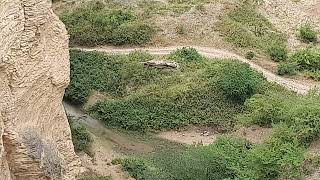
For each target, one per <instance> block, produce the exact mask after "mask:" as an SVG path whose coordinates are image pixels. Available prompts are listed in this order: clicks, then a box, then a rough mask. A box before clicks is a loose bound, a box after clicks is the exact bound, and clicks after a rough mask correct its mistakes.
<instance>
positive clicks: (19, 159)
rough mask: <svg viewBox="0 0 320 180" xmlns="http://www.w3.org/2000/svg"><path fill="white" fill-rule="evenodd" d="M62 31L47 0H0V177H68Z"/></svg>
mask: <svg viewBox="0 0 320 180" xmlns="http://www.w3.org/2000/svg"><path fill="white" fill-rule="evenodd" d="M68 83H69V52H68V36H67V32H66V29H65V27H64V25H63V24H62V23H61V22H60V21H59V19H58V17H57V16H56V15H54V13H53V11H52V10H51V2H50V0H0V180H29V179H30V180H36V179H54V180H59V179H74V176H75V174H77V173H78V171H79V168H78V167H79V161H78V159H77V157H76V155H75V153H74V151H73V145H72V141H71V133H70V129H69V125H68V121H67V118H66V115H65V112H64V108H63V105H62V98H63V94H64V90H65V88H66V86H67V85H68Z"/></svg>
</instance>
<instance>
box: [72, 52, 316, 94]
mask: <svg viewBox="0 0 320 180" xmlns="http://www.w3.org/2000/svg"><path fill="white" fill-rule="evenodd" d="M182 47H192V48H195V49H196V50H197V51H198V52H199V53H200V54H201V55H203V56H205V57H208V58H219V59H237V60H239V61H241V62H244V63H247V64H249V65H250V66H251V67H252V68H253V69H255V70H257V71H258V72H261V73H262V74H263V75H264V77H265V78H266V79H267V80H268V81H270V82H276V83H278V84H280V85H282V86H284V87H286V88H287V89H289V90H292V91H295V92H297V93H299V94H307V93H308V91H309V90H311V89H313V88H315V87H318V86H317V84H316V83H310V82H303V81H300V80H293V79H289V78H284V77H281V76H278V75H275V74H273V73H272V72H270V71H268V70H266V69H264V68H263V67H261V66H259V65H257V64H254V63H253V62H251V61H249V60H247V59H245V58H243V57H241V56H239V55H237V54H235V53H232V52H229V51H225V50H221V49H214V48H208V47H199V46H172V47H158V48H115V47H103V48H97V47H95V48H82V47H77V48H74V49H79V50H82V51H97V52H104V53H108V54H129V53H130V52H133V51H145V52H147V53H149V54H152V55H167V54H170V53H171V52H173V51H175V50H177V49H179V48H182Z"/></svg>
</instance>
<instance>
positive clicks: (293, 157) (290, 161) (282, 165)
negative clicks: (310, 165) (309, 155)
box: [250, 141, 304, 179]
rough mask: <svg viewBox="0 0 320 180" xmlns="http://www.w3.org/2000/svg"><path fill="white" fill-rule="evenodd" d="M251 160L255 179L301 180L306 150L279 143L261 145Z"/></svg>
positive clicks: (254, 150)
mask: <svg viewBox="0 0 320 180" xmlns="http://www.w3.org/2000/svg"><path fill="white" fill-rule="evenodd" d="M250 156H251V157H250V158H251V160H252V163H253V165H254V166H252V168H254V170H255V171H256V176H255V179H301V178H302V177H303V176H302V175H303V174H302V167H303V163H304V149H303V148H302V147H300V146H299V145H298V144H293V143H290V142H282V141H281V142H280V141H279V142H278V143H276V144H265V145H259V146H257V147H256V148H254V149H253V150H252V152H251V154H250Z"/></svg>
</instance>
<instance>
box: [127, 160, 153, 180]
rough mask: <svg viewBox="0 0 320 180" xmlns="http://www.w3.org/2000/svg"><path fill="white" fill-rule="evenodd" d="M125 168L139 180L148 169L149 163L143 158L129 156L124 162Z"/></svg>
mask: <svg viewBox="0 0 320 180" xmlns="http://www.w3.org/2000/svg"><path fill="white" fill-rule="evenodd" d="M122 167H123V169H124V170H126V171H128V172H129V174H130V176H131V177H134V178H135V179H137V180H139V179H141V178H140V177H142V176H143V173H144V171H146V170H147V165H146V163H145V162H144V161H143V160H142V159H138V158H129V159H125V160H124V161H123V162H122Z"/></svg>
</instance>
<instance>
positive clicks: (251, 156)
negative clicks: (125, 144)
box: [129, 136, 304, 180]
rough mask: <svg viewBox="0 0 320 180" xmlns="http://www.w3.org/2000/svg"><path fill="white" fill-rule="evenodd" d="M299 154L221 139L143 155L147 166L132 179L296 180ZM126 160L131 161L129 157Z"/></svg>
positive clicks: (290, 148)
mask: <svg viewBox="0 0 320 180" xmlns="http://www.w3.org/2000/svg"><path fill="white" fill-rule="evenodd" d="M303 153H304V150H303V148H301V147H299V146H296V145H294V144H293V143H290V142H284V143H278V144H277V143H275V142H270V143H268V144H265V145H257V146H254V145H251V144H250V143H248V142H246V141H244V140H240V139H237V138H231V137H224V136H222V137H220V138H218V139H217V140H216V142H215V143H214V144H212V145H209V146H204V147H196V148H189V149H187V150H186V151H180V152H160V153H156V154H151V155H148V156H145V157H144V158H145V161H147V162H148V163H147V164H145V163H144V166H143V167H144V168H143V169H142V168H137V171H136V173H135V175H137V176H135V178H136V179H144V180H153V179H157V180H167V179H179V180H180V179H181V180H182V179H190V180H191V179H198V180H208V179H210V180H218V179H252V180H259V179H277V178H283V179H299V178H301V173H302V165H303V161H304V155H303ZM129 161H130V162H133V163H134V162H135V161H132V160H130V158H129ZM135 164H136V165H131V167H135V166H139V165H140V164H141V163H140V161H138V162H137V163H135ZM134 169H135V168H131V169H130V170H134ZM141 170H142V171H141ZM131 173H133V172H132V171H131Z"/></svg>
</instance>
